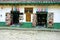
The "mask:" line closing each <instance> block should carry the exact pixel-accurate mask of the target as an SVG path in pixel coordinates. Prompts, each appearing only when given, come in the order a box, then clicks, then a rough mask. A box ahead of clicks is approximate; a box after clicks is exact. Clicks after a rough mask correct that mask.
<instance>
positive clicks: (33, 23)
mask: <svg viewBox="0 0 60 40" xmlns="http://www.w3.org/2000/svg"><path fill="white" fill-rule="evenodd" d="M36 18H37V16H36V14H33V22H32V26H36V22H37V20H36Z"/></svg>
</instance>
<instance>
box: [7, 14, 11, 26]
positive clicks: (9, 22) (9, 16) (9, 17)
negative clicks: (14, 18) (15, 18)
mask: <svg viewBox="0 0 60 40" xmlns="http://www.w3.org/2000/svg"><path fill="white" fill-rule="evenodd" d="M10 24H11V15H10V13H6V25H10Z"/></svg>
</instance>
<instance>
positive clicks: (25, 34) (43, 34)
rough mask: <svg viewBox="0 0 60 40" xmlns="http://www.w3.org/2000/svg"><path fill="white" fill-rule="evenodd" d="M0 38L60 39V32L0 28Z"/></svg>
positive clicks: (15, 39) (7, 39) (17, 39)
mask: <svg viewBox="0 0 60 40" xmlns="http://www.w3.org/2000/svg"><path fill="white" fill-rule="evenodd" d="M0 40H60V32H49V31H21V30H0Z"/></svg>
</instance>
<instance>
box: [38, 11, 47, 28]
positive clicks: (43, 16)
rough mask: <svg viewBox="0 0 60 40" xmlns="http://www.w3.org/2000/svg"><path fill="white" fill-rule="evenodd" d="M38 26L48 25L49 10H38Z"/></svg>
mask: <svg viewBox="0 0 60 40" xmlns="http://www.w3.org/2000/svg"><path fill="white" fill-rule="evenodd" d="M37 26H40V27H46V26H47V12H37Z"/></svg>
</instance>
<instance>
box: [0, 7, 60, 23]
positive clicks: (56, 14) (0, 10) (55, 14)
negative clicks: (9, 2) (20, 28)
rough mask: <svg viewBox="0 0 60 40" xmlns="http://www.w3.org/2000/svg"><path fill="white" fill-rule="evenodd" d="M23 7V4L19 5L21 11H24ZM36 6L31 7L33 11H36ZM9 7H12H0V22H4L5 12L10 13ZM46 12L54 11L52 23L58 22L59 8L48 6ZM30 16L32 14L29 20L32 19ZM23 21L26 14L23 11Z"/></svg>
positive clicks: (59, 21)
mask: <svg viewBox="0 0 60 40" xmlns="http://www.w3.org/2000/svg"><path fill="white" fill-rule="evenodd" d="M24 8H25V6H23V7H22V6H21V7H19V10H20V12H21V13H24ZM37 8H38V7H33V13H36V11H37ZM11 9H12V8H11V7H6V8H3V9H1V8H0V22H5V17H6V16H5V15H6V13H7V12H8V13H10V11H11ZM48 12H53V13H54V23H60V18H59V17H60V8H48ZM1 15H2V16H1ZM32 17H33V14H31V22H32V19H33V18H32ZM23 22H26V14H25V13H24V15H23Z"/></svg>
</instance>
